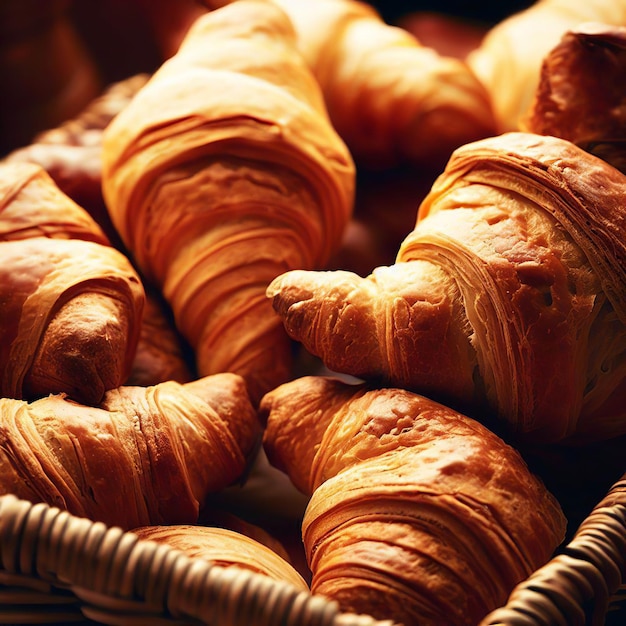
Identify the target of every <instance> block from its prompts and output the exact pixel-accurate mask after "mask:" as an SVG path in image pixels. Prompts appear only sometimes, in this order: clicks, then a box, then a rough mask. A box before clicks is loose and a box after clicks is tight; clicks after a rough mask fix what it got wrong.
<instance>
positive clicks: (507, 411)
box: [267, 133, 626, 442]
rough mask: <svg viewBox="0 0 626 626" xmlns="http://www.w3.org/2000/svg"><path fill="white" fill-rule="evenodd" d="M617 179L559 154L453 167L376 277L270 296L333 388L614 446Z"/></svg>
mask: <svg viewBox="0 0 626 626" xmlns="http://www.w3.org/2000/svg"><path fill="white" fill-rule="evenodd" d="M625 198H626V177H625V176H624V175H623V174H622V173H621V172H619V171H618V170H617V169H614V168H613V167H611V166H610V165H608V164H607V163H605V162H604V161H602V160H600V159H598V158H596V157H594V156H592V155H590V154H588V153H586V152H584V151H583V150H582V149H579V148H577V147H576V146H575V145H573V144H572V143H570V142H569V141H566V140H562V139H557V138H554V137H547V136H546V137H542V136H539V135H534V134H532V133H505V134H503V135H501V136H498V137H494V138H489V139H485V140H481V141H478V142H474V143H471V144H467V145H466V146H463V147H461V148H459V149H458V150H457V151H455V153H454V154H453V155H452V157H451V159H450V161H449V163H448V165H447V167H446V169H445V171H444V172H443V173H442V174H441V176H440V177H439V178H438V179H437V181H436V182H435V184H434V185H433V188H432V190H431V191H430V193H429V194H428V195H427V196H426V198H425V199H424V201H423V202H422V204H421V206H420V208H419V213H418V219H417V223H416V226H415V229H414V230H413V231H412V232H411V233H410V234H409V235H408V236H407V237H406V239H405V241H404V242H403V244H402V246H401V248H400V250H399V252H398V256H397V261H396V263H395V264H394V265H392V266H390V267H380V268H377V269H376V270H374V272H373V273H372V274H371V275H370V276H367V277H365V278H363V277H360V276H357V275H355V274H352V273H349V272H341V271H339V272H310V271H294V272H287V273H285V274H284V275H282V276H280V277H278V278H277V279H276V280H275V281H273V282H272V283H271V284H270V286H269V288H268V291H267V293H268V296H269V297H270V298H271V299H272V301H273V305H274V307H275V309H276V311H278V313H279V314H280V315H281V317H282V318H283V321H284V324H285V327H286V329H287V331H288V332H289V334H290V335H291V336H292V337H294V338H295V339H297V340H299V341H301V342H302V343H303V344H304V345H305V346H306V347H307V348H308V349H309V350H310V351H311V352H313V353H314V354H317V355H319V356H320V357H321V358H322V359H323V361H324V363H325V364H326V365H327V366H328V367H329V368H330V369H331V370H334V371H337V372H343V373H347V374H351V375H354V376H358V377H362V378H377V379H382V380H384V381H387V382H389V383H390V384H393V385H396V386H400V387H406V388H410V389H413V390H417V391H420V392H423V393H426V394H427V395H432V396H433V397H437V398H438V399H445V400H446V402H447V403H451V404H453V405H454V406H457V407H463V410H464V411H465V410H467V411H472V412H476V411H479V410H480V407H484V406H487V407H489V409H490V410H491V411H492V412H493V413H494V414H496V415H498V416H499V417H500V418H502V419H503V420H504V421H505V422H506V423H507V424H508V426H509V427H510V428H511V429H512V430H514V431H515V432H516V433H517V434H519V435H520V436H523V437H525V438H527V439H528V440H534V441H543V442H546V441H561V440H565V439H568V440H573V439H576V438H583V439H585V440H588V439H590V438H591V439H593V438H596V439H602V438H608V437H612V436H616V435H619V434H623V433H625V432H626V409H625V408H624V407H625V406H626V403H625V402H624V400H625V399H626V378H625V373H626V332H625V322H626V298H625V297H624V296H625V294H624V285H625V284H626V275H625V271H626V270H625V268H626V243H625V242H626V237H625V234H626V221H625V220H626V218H625V217H624V211H623V205H624V199H625Z"/></svg>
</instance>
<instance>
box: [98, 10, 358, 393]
mask: <svg viewBox="0 0 626 626" xmlns="http://www.w3.org/2000/svg"><path fill="white" fill-rule="evenodd" d="M294 40H295V35H294V32H293V29H292V27H291V24H290V22H289V20H288V19H287V17H286V15H285V14H284V13H283V12H282V11H281V10H280V9H279V8H278V7H276V6H275V5H273V4H271V3H266V2H260V1H255V0H250V1H247V0H246V1H242V2H237V3H234V4H233V5H231V6H228V7H224V8H222V9H219V10H216V11H212V12H209V13H207V14H206V15H204V16H202V17H201V18H199V19H198V20H197V21H196V22H195V23H194V25H193V26H192V27H191V29H190V31H189V33H188V35H187V37H186V39H185V40H184V42H183V44H182V45H181V48H180V49H179V51H178V53H177V54H176V55H174V56H173V57H172V58H171V59H169V60H168V61H167V62H166V63H165V64H164V65H163V66H162V67H161V68H160V69H159V70H158V71H157V72H156V73H155V74H154V75H153V76H152V78H151V80H150V81H149V82H148V83H147V85H145V87H144V88H142V89H141V90H140V91H139V93H138V94H137V95H136V96H135V98H134V99H133V101H132V103H131V104H130V105H129V106H128V107H126V108H125V109H124V110H123V111H122V112H121V113H120V114H119V115H118V116H117V117H116V118H115V119H114V120H113V122H112V123H111V124H110V125H109V126H108V127H107V129H106V130H105V137H104V155H103V158H104V171H103V189H104V194H105V200H106V202H107V205H108V207H109V210H110V213H111V216H112V219H113V222H114V224H115V225H116V227H117V229H118V231H119V232H120V234H121V236H122V238H123V240H124V242H125V244H126V246H127V248H128V249H129V250H130V252H131V254H132V255H133V258H134V259H135V261H136V262H137V264H138V267H139V268H140V270H141V271H142V273H143V274H144V275H145V276H146V279H147V280H148V281H150V282H154V283H155V284H156V285H157V286H158V287H159V288H160V289H161V291H162V293H163V294H164V296H165V298H166V300H167V301H168V302H169V303H170V305H171V307H172V309H173V313H174V317H175V321H176V325H177V327H178V328H179V329H180V331H181V333H182V334H183V335H184V337H185V338H186V339H187V341H188V342H189V344H190V345H191V347H192V348H193V349H194V351H195V355H196V361H197V368H198V372H199V374H200V375H206V374H209V373H214V372H220V371H233V372H236V373H239V374H241V375H242V376H244V378H246V380H247V382H248V384H249V388H250V392H251V395H252V396H253V398H256V399H258V398H259V397H260V395H262V393H263V392H264V391H267V390H268V389H271V388H272V387H274V386H275V385H276V384H277V382H279V381H280V382H282V381H284V380H286V379H287V378H288V377H289V372H290V367H291V365H290V358H291V344H290V341H289V339H288V338H287V336H286V334H285V332H284V329H283V328H282V325H281V323H280V319H279V318H278V317H277V316H276V314H275V313H274V311H273V310H272V307H271V305H270V303H269V302H268V301H267V300H266V298H265V288H266V286H267V284H268V283H269V282H270V281H271V280H272V279H273V278H274V277H275V276H277V275H278V274H280V273H282V272H283V271H286V270H287V269H293V268H297V267H320V266H322V265H323V264H324V263H325V261H326V260H327V259H328V258H329V257H330V255H331V254H332V253H333V252H334V251H335V250H336V249H337V248H338V246H339V244H340V241H341V236H342V233H343V230H344V227H345V225H346V223H347V221H348V219H349V217H350V214H351V212H352V205H353V195H354V177H355V171H354V164H353V162H352V159H351V156H350V154H349V152H348V151H347V148H346V147H345V145H344V144H343V142H342V141H341V140H340V138H339V137H338V135H337V134H336V132H335V131H334V129H333V128H332V126H331V124H330V122H329V121H328V118H327V115H326V110H325V107H324V103H323V99H322V95H321V93H320V90H319V86H318V85H317V83H316V82H315V80H314V78H313V76H312V75H311V73H310V70H309V69H308V67H307V66H306V64H305V63H304V61H303V60H302V59H301V58H300V56H299V55H298V54H297V51H296V49H295V41H294Z"/></svg>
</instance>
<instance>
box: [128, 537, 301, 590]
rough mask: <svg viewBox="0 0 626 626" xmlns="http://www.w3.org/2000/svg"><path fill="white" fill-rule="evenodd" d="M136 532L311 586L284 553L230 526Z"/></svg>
mask: <svg viewBox="0 0 626 626" xmlns="http://www.w3.org/2000/svg"><path fill="white" fill-rule="evenodd" d="M133 533H134V534H136V535H138V536H139V538H140V539H145V540H148V541H155V542H157V543H163V544H166V545H168V546H171V547H172V548H176V549H177V550H180V551H182V552H184V553H185V554H187V555H188V556H190V557H193V558H201V559H205V560H207V561H210V562H211V563H213V564H215V565H218V566H220V567H235V568H239V569H244V570H248V571H251V572H254V573H256V574H262V575H264V576H268V577H269V578H272V579H273V580H277V581H281V582H286V583H289V584H290V585H292V586H293V587H296V588H297V589H301V590H302V591H309V587H308V585H307V584H306V582H305V581H304V579H303V578H302V576H301V575H300V574H299V573H298V571H297V570H296V569H295V568H294V567H293V565H291V563H290V562H289V561H288V560H287V559H286V558H285V557H284V556H282V555H280V554H278V553H277V552H275V551H274V550H272V549H271V548H270V547H268V546H267V545H266V544H264V543H262V542H261V541H259V540H257V539H255V538H253V537H249V536H248V535H245V534H243V533H242V532H238V531H235V530H231V529H228V528H217V527H213V526H197V525H173V526H142V527H140V528H134V529H133Z"/></svg>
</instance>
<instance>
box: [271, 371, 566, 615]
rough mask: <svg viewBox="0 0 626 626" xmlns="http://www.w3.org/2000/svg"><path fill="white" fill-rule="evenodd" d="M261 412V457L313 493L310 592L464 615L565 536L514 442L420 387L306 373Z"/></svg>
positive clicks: (351, 604)
mask: <svg viewBox="0 0 626 626" xmlns="http://www.w3.org/2000/svg"><path fill="white" fill-rule="evenodd" d="M260 408H261V417H262V419H263V420H264V421H265V422H266V429H265V434H264V440H263V443H264V448H265V450H266V452H267V455H268V458H269V459H270V461H271V462H272V463H274V464H275V465H276V466H277V467H279V468H280V469H283V471H285V472H286V473H287V474H288V475H289V476H290V477H291V479H292V480H293V481H294V484H295V485H296V486H297V487H299V488H300V489H301V490H303V491H304V492H306V493H308V494H311V499H310V501H309V504H308V506H307V509H306V511H305V514H304V519H303V525H302V533H303V541H304V546H305V549H306V552H307V558H308V561H309V566H310V568H311V571H312V581H311V590H312V592H313V593H316V594H321V595H324V596H327V597H329V598H331V599H333V600H335V601H337V602H338V603H339V604H340V606H341V608H342V609H343V610H346V611H352V612H355V613H366V614H368V615H372V616H374V617H376V618H379V619H392V620H393V621H394V622H397V623H401V624H403V625H404V626H413V625H417V624H420V625H421V626H425V625H438V626H439V625H441V624H447V625H473V624H476V623H478V621H479V620H480V618H481V617H483V616H484V615H485V614H486V613H487V612H488V611H490V610H492V609H493V608H495V607H498V606H500V605H501V604H502V603H503V602H504V601H505V600H506V598H507V596H508V594H509V592H510V591H511V589H512V588H513V587H514V585H515V584H517V582H519V581H521V580H523V579H525V578H526V577H527V576H528V575H529V574H530V573H531V572H533V571H534V570H535V569H536V568H537V567H539V566H540V565H543V564H544V563H545V562H546V561H547V560H548V559H549V558H550V556H551V555H552V553H553V551H554V550H555V548H556V547H557V546H558V545H559V544H560V542H561V541H562V540H563V538H564V534H565V518H564V516H563V513H562V511H561V509H560V506H559V505H558V503H557V501H556V499H555V498H554V497H553V496H552V495H551V494H550V492H548V491H547V490H546V488H545V487H544V485H543V483H542V482H541V481H540V480H539V479H538V478H536V477H535V476H534V475H533V474H532V473H531V472H530V471H529V469H528V467H527V466H526V464H525V462H524V461H523V459H522V457H521V456H520V455H519V454H518V452H517V451H516V450H514V449H513V448H511V447H510V446H508V445H506V444H505V443H504V441H502V440H501V439H500V438H498V437H497V436H496V435H495V434H493V433H492V432H491V431H490V430H488V429H487V428H485V427H484V426H482V425H481V424H479V423H478V422H476V421H474V420H471V419H470V418H468V417H465V416H463V415H461V414H459V413H457V412H455V411H453V410H451V409H449V408H447V407H445V406H443V405H440V404H437V403H436V402H434V401H432V400H430V399H427V398H425V397H423V396H419V395H416V394H413V393H411V392H409V391H406V390H402V389H393V388H381V389H370V388H368V387H367V386H365V385H364V384H358V385H357V384H347V383H345V382H342V381H340V380H339V379H336V378H330V377H324V376H307V377H304V378H299V379H295V380H293V381H291V382H289V383H285V384H283V385H282V386H280V387H278V388H277V389H275V390H273V391H272V392H270V393H268V394H267V395H266V396H265V397H264V398H263V400H262V402H261V405H260Z"/></svg>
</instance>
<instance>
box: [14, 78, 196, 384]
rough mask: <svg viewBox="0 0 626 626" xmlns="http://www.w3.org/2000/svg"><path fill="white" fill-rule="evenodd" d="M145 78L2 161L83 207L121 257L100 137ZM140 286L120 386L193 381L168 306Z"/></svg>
mask: <svg viewBox="0 0 626 626" xmlns="http://www.w3.org/2000/svg"><path fill="white" fill-rule="evenodd" d="M148 78H149V75H148V74H136V75H133V76H130V77H129V78H127V79H125V80H122V81H119V82H116V83H114V84H112V85H110V86H109V87H108V88H107V89H106V90H105V91H104V93H102V94H101V95H100V96H98V97H97V98H96V99H94V101H93V102H91V103H90V104H89V105H88V106H87V107H85V109H84V110H83V111H81V113H80V114H79V115H77V116H76V117H75V118H73V119H70V120H67V121H65V122H64V123H63V124H61V125H60V126H58V127H57V128H52V129H49V130H46V131H43V132H41V133H40V134H38V135H37V136H36V137H35V138H34V139H33V142H32V143H31V144H29V145H27V146H24V147H22V148H20V149H17V150H14V151H13V152H11V153H10V154H9V155H7V156H6V157H5V159H4V160H5V161H6V162H9V163H14V162H28V163H36V164H38V165H40V166H41V167H43V168H44V169H45V170H46V172H48V174H49V175H50V177H51V178H52V179H53V180H54V182H55V183H56V184H57V186H58V187H59V189H60V190H61V191H62V192H64V193H65V194H67V195H68V196H69V197H70V198H72V200H74V201H75V202H76V203H77V204H78V205H80V206H81V207H82V208H84V209H85V210H86V211H87V212H88V213H89V215H91V217H93V219H94V220H95V221H96V222H97V223H98V225H99V226H100V227H101V228H102V230H103V231H104V233H105V234H106V236H107V237H108V239H109V241H110V242H111V244H112V245H114V246H115V247H117V248H119V249H121V250H122V252H124V253H126V252H125V250H124V246H123V244H122V242H121V241H120V238H119V235H118V234H117V231H116V230H115V228H114V227H113V224H112V223H111V218H110V217H109V213H108V211H107V208H106V206H105V204H104V199H103V197H102V158H101V153H102V133H103V131H104V129H105V128H106V126H108V124H109V123H110V122H111V120H112V119H113V118H114V117H115V116H116V115H117V114H118V113H119V112H120V111H121V110H122V109H123V108H124V107H125V106H126V105H127V104H128V102H130V100H131V99H132V97H133V96H134V95H135V93H137V91H138V90H139V89H140V88H141V87H142V86H143V85H145V83H146V81H147V80H148ZM143 284H144V288H145V291H146V300H145V306H144V311H143V317H142V323H141V333H140V336H139V340H138V343H137V350H136V353H135V359H134V361H133V366H132V370H131V372H130V374H129V378H128V380H127V381H126V383H127V384H132V385H141V386H146V387H147V386H150V385H155V384H157V383H160V382H164V381H166V380H176V381H178V382H188V381H189V380H191V379H192V378H193V372H192V368H191V366H190V362H189V360H190V359H189V358H188V355H187V354H186V350H185V346H184V342H182V341H181V338H180V337H179V335H178V333H177V331H176V329H175V327H174V324H173V322H172V320H171V319H170V318H171V314H170V311H169V307H168V306H167V303H166V302H164V301H163V298H162V297H161V294H160V293H158V291H157V290H156V289H155V288H154V286H153V285H148V284H147V283H146V282H145V281H143Z"/></svg>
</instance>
